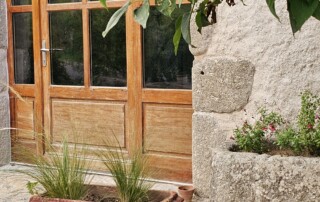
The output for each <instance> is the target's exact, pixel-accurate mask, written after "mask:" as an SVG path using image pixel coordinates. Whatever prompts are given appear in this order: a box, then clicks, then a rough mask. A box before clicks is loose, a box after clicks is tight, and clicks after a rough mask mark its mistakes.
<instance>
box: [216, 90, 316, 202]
mask: <svg viewBox="0 0 320 202" xmlns="http://www.w3.org/2000/svg"><path fill="white" fill-rule="evenodd" d="M319 110H320V99H319V97H318V96H315V95H313V94H312V93H310V92H308V91H306V92H304V93H302V95H301V109H300V112H299V115H298V120H297V121H296V124H290V123H288V122H286V121H285V120H284V119H283V118H281V116H280V115H279V114H278V113H275V112H271V113H268V112H267V111H266V110H262V111H260V114H261V117H260V118H259V119H258V120H257V121H256V122H255V123H248V122H245V123H244V124H243V125H242V126H241V127H239V128H237V129H236V130H235V132H234V137H232V138H233V139H235V142H236V144H235V145H233V146H232V148H231V150H232V152H230V151H226V150H221V149H220V150H219V149H214V150H213V152H212V165H213V166H212V173H213V177H212V187H211V188H212V195H211V197H212V200H214V201H271V200H272V199H276V200H278V201H317V199H318V198H319V197H320V187H319V183H320V180H319V178H317V177H315V176H318V174H319V170H320V158H319V154H320V124H319V122H320V121H319ZM249 152H250V153H249ZM253 152H254V153H253Z"/></svg>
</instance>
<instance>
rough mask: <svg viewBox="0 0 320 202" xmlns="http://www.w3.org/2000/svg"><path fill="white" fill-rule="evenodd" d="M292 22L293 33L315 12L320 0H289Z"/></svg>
mask: <svg viewBox="0 0 320 202" xmlns="http://www.w3.org/2000/svg"><path fill="white" fill-rule="evenodd" d="M287 3H288V11H289V17H290V24H291V28H292V32H293V34H294V33H296V32H297V31H299V30H300V29H301V27H302V25H303V24H304V23H305V22H306V21H307V20H308V19H309V18H310V16H311V15H313V14H314V12H315V10H316V9H317V7H318V5H319V0H308V1H307V0H287Z"/></svg>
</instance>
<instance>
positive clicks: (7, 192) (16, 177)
mask: <svg viewBox="0 0 320 202" xmlns="http://www.w3.org/2000/svg"><path fill="white" fill-rule="evenodd" d="M26 169H32V167H30V166H22V165H15V164H11V165H5V166H2V167H0V202H28V201H29V198H30V196H31V195H30V194H29V193H28V190H27V188H26V184H27V182H28V181H33V180H32V179H31V178H30V177H28V176H26V175H24V174H21V173H18V172H15V171H14V170H26ZM91 176H92V177H93V178H92V181H91V184H94V185H104V186H114V185H115V183H114V181H113V179H112V178H111V177H110V176H108V175H106V174H105V173H96V174H94V175H91ZM91 176H89V178H90V177H91ZM178 185H179V183H175V184H173V183H164V182H160V183H159V182H157V183H156V184H155V185H154V186H153V188H152V189H156V190H173V191H177V186H178Z"/></svg>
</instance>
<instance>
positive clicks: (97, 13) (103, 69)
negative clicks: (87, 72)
mask: <svg viewBox="0 0 320 202" xmlns="http://www.w3.org/2000/svg"><path fill="white" fill-rule="evenodd" d="M114 12H115V10H109V12H107V11H105V10H92V11H90V35H91V82H92V83H91V84H92V85H93V86H118V87H120V86H126V84H127V81H126V79H127V71H126V32H125V18H124V16H123V17H122V18H121V19H120V21H119V22H118V24H117V25H116V27H114V28H113V29H112V30H111V31H110V32H109V33H108V35H107V36H106V37H105V38H103V37H102V35H101V33H102V31H103V30H104V29H105V28H106V22H108V21H109V19H110V17H111V16H112V14H113V13H114Z"/></svg>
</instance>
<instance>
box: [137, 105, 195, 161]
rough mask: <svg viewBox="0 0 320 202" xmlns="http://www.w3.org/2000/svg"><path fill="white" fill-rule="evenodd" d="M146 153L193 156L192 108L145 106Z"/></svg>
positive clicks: (144, 134)
mask: <svg viewBox="0 0 320 202" xmlns="http://www.w3.org/2000/svg"><path fill="white" fill-rule="evenodd" d="M143 117H144V124H143V129H144V130H143V131H144V132H143V137H144V138H143V139H144V145H145V152H146V153H148V152H162V153H170V155H173V154H185V155H191V135H192V134H191V131H192V128H191V127H192V121H191V118H192V107H191V106H190V105H181V106H179V105H165V104H145V105H144V108H143Z"/></svg>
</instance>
